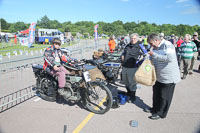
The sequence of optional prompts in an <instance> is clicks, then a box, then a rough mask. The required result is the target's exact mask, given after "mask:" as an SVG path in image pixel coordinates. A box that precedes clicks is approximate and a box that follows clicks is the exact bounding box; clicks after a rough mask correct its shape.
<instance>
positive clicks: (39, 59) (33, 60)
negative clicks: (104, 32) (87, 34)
mask: <svg viewBox="0 0 200 133" xmlns="http://www.w3.org/2000/svg"><path fill="white" fill-rule="evenodd" d="M86 44H87V45H86ZM105 44H107V41H105V40H103V41H100V42H99V44H98V47H97V46H96V45H94V42H92V41H90V42H89V41H87V42H85V43H84V42H82V44H77V46H73V47H68V49H69V50H70V51H71V55H72V57H73V58H77V59H83V58H92V54H93V51H96V50H97V49H98V48H103V49H105V46H106V45H105ZM43 58H44V57H43V55H42V54H41V55H35V56H25V55H24V56H22V57H21V58H19V57H18V58H17V59H16V58H14V57H11V59H9V60H7V61H3V62H0V109H1V110H0V112H3V111H5V110H7V109H10V108H12V107H14V106H16V105H18V104H20V103H22V102H24V101H26V100H28V99H30V98H32V97H34V95H35V90H34V85H35V77H34V73H33V71H32V65H33V64H43V62H44V60H43ZM27 86H28V87H27ZM13 92H14V93H13ZM20 100H21V101H20Z"/></svg>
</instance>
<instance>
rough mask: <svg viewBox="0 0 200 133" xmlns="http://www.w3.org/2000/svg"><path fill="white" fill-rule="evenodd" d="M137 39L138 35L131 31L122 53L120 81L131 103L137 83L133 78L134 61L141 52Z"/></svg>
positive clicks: (135, 68) (135, 65)
mask: <svg viewBox="0 0 200 133" xmlns="http://www.w3.org/2000/svg"><path fill="white" fill-rule="evenodd" d="M138 39H139V35H138V34H137V33H133V34H132V35H131V36H130V43H129V44H127V45H126V47H125V49H124V52H123V53H122V66H123V69H122V82H123V83H124V84H125V85H126V89H127V95H128V96H129V97H130V98H129V99H130V100H129V101H128V102H132V103H133V102H134V101H135V100H136V97H135V93H136V89H137V83H136V81H135V80H134V76H135V72H136V71H137V63H136V62H137V61H138V58H139V56H140V55H141V54H142V51H141V48H140V46H139V44H140V42H139V41H138Z"/></svg>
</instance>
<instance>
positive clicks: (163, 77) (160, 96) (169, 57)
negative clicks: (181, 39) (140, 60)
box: [144, 33, 180, 120]
mask: <svg viewBox="0 0 200 133" xmlns="http://www.w3.org/2000/svg"><path fill="white" fill-rule="evenodd" d="M147 41H148V43H149V44H150V45H151V46H152V47H153V50H152V51H150V52H149V55H150V56H151V57H152V60H153V64H154V66H155V71H156V77H157V80H156V82H155V85H154V86H153V107H152V108H149V109H147V108H146V109H144V111H145V112H151V113H152V115H151V116H150V117H149V118H150V119H152V120H157V119H160V118H166V116H167V113H168V111H169V108H170V105H171V102H172V97H173V93H174V89H175V86H176V83H178V82H179V81H180V71H179V67H178V62H177V58H176V52H175V47H174V45H173V44H172V43H171V42H169V41H166V40H165V39H162V40H161V38H160V36H159V35H157V34H154V33H153V34H151V35H150V36H149V37H148V39H147Z"/></svg>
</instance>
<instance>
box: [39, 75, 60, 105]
mask: <svg viewBox="0 0 200 133" xmlns="http://www.w3.org/2000/svg"><path fill="white" fill-rule="evenodd" d="M48 83H50V84H51V85H53V86H54V87H55V86H56V83H55V82H52V81H50V80H49V79H46V78H45V79H43V80H42V81H41V83H40V85H39V86H37V88H38V93H39V95H40V97H41V98H42V99H44V100H46V101H49V102H55V101H56V95H55V94H54V95H53V96H49V95H48V94H47V93H48V87H49V86H48V85H47V84H48Z"/></svg>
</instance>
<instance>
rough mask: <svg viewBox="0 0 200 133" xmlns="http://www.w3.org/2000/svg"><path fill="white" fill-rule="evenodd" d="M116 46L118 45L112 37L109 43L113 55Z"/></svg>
mask: <svg viewBox="0 0 200 133" xmlns="http://www.w3.org/2000/svg"><path fill="white" fill-rule="evenodd" d="M115 45H116V43H115V40H114V38H113V37H110V39H109V42H108V46H109V50H110V52H111V53H113V52H114V49H115Z"/></svg>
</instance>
